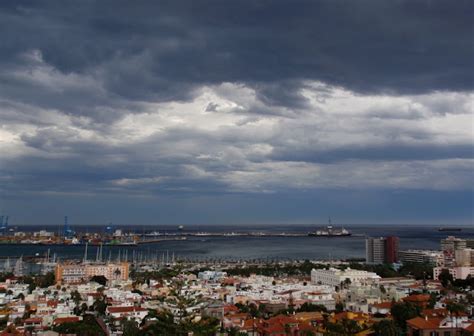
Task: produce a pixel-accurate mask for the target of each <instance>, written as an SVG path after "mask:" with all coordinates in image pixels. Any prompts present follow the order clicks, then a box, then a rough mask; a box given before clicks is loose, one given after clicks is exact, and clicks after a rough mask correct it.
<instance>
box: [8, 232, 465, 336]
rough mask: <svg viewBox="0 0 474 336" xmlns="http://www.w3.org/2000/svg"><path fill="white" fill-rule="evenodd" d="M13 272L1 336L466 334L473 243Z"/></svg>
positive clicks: (370, 243) (379, 244) (51, 265)
mask: <svg viewBox="0 0 474 336" xmlns="http://www.w3.org/2000/svg"><path fill="white" fill-rule="evenodd" d="M8 262H9V261H8ZM5 263H7V261H5ZM23 263H24V262H23V261H22V259H21V258H20V259H18V260H17V261H16V262H15V263H14V264H11V265H10V264H6V265H4V272H3V273H2V275H1V282H0V305H1V315H0V318H1V323H2V324H3V327H2V328H3V329H4V332H3V333H2V334H25V335H60V334H81V335H88V334H95V335H142V334H143V335H148V334H150V333H152V334H159V335H161V334H163V335H191V334H193V335H249V336H257V335H258V336H265V335H295V336H296V335H298V336H299V335H396V334H397V333H398V332H400V331H401V332H406V334H407V335H410V336H415V335H434V333H437V334H438V335H443V336H447V335H451V336H457V335H472V334H473V332H474V316H473V314H474V295H473V291H472V288H473V287H474V283H473V281H474V239H461V238H456V237H454V236H448V237H447V238H445V239H442V240H441V241H440V249H439V250H399V238H398V237H394V236H389V237H368V238H367V239H366V262H355V261H352V262H348V261H331V262H324V261H310V260H304V261H292V262H278V263H262V262H260V263H251V262H244V263H239V264H235V263H234V264H232V263H225V262H208V263H204V262H202V263H190V262H186V261H184V260H179V259H175V258H174V257H173V258H169V257H168V258H166V259H164V260H159V261H158V262H154V261H153V260H148V261H144V260H139V259H137V258H135V257H132V256H130V257H129V256H123V257H122V259H119V260H113V261H111V260H106V259H105V258H104V256H102V252H101V251H100V250H99V252H98V253H97V255H96V256H95V258H94V256H88V252H87V246H86V247H85V251H84V257H83V259H82V260H63V261H57V262H55V261H52V260H48V263H47V265H45V266H48V268H45V269H44V270H43V271H42V272H41V273H42V274H26V273H25V268H24V267H23Z"/></svg>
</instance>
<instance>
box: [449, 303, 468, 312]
mask: <svg viewBox="0 0 474 336" xmlns="http://www.w3.org/2000/svg"><path fill="white" fill-rule="evenodd" d="M446 309H447V310H448V311H449V312H450V313H451V314H453V315H459V313H463V312H465V311H466V307H465V306H464V305H463V304H461V303H458V302H449V303H448V304H447V305H446Z"/></svg>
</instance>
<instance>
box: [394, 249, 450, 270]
mask: <svg viewBox="0 0 474 336" xmlns="http://www.w3.org/2000/svg"><path fill="white" fill-rule="evenodd" d="M398 257H399V258H400V261H402V262H405V263H408V262H414V263H429V264H432V265H434V266H443V265H444V256H443V252H441V251H433V250H405V251H400V252H398Z"/></svg>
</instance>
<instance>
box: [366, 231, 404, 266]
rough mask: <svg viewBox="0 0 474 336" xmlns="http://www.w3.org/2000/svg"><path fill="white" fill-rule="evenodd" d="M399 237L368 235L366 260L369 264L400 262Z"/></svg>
mask: <svg viewBox="0 0 474 336" xmlns="http://www.w3.org/2000/svg"><path fill="white" fill-rule="evenodd" d="M398 248H399V238H398V237H394V236H390V237H379V238H371V237H368V238H367V239H366V240H365V252H366V262H367V263H368V264H383V263H387V264H392V263H396V262H398Z"/></svg>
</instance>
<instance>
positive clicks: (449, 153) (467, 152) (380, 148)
mask: <svg viewBox="0 0 474 336" xmlns="http://www.w3.org/2000/svg"><path fill="white" fill-rule="evenodd" d="M271 157H272V159H274V160H287V161H303V162H317V163H333V162H339V161H344V160H369V161H411V160H443V159H474V147H473V146H472V145H471V144H460V145H436V144H424V145H419V144H396V143H393V144H385V145H372V144H366V145H360V146H342V147H340V148H333V149H331V150H321V149H320V150H318V149H314V150H311V149H308V150H291V149H288V148H284V149H283V150H281V151H280V150H279V149H277V150H275V152H274V153H273V154H272V156H271Z"/></svg>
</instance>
